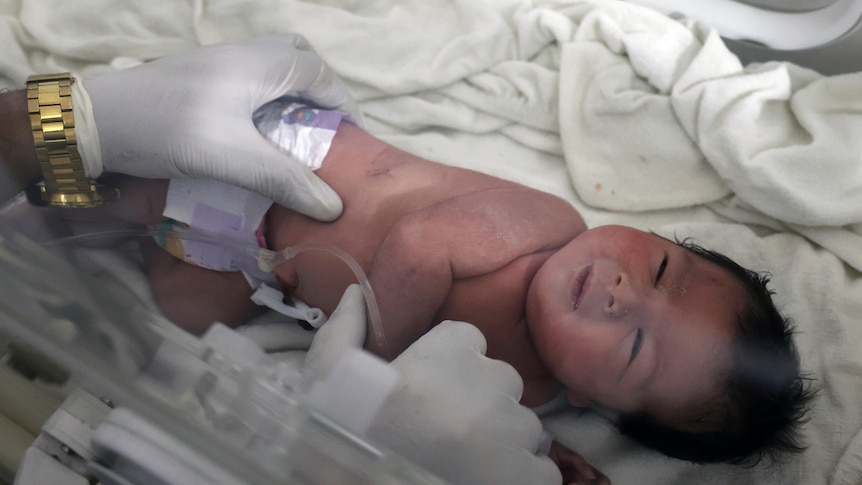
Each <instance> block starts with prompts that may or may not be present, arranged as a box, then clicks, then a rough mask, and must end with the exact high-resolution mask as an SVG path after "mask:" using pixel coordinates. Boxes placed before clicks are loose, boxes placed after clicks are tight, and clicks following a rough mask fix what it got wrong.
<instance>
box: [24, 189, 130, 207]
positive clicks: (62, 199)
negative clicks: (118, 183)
mask: <svg viewBox="0 0 862 485" xmlns="http://www.w3.org/2000/svg"><path fill="white" fill-rule="evenodd" d="M26 194H27V201H28V202H30V203H31V204H33V205H38V206H51V207H64V208H69V209H85V208H87V207H96V206H99V205H102V204H104V203H106V202H112V201H115V200H117V199H119V198H120V195H121V194H120V189H117V188H115V187H109V186H107V185H101V184H91V185H90V190H89V191H87V192H73V193H70V192H60V193H49V192H48V190H47V188H46V187H45V185H44V184H43V183H41V182H40V183H39V184H36V185H34V186H33V187H30V188H28V189H27V190H26Z"/></svg>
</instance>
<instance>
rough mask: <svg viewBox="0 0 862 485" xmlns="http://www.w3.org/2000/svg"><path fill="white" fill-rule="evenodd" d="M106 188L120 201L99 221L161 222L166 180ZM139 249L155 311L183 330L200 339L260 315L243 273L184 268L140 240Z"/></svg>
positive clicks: (126, 181)
mask: <svg viewBox="0 0 862 485" xmlns="http://www.w3.org/2000/svg"><path fill="white" fill-rule="evenodd" d="M110 183H111V184H112V185H114V186H116V187H119V188H120V190H121V191H122V194H123V196H122V198H121V199H120V200H119V201H117V202H115V203H112V204H106V205H105V206H103V207H101V208H100V210H101V211H102V212H103V213H104V217H107V218H109V219H120V220H123V221H126V222H130V223H133V224H143V225H147V226H155V225H158V224H159V223H161V222H162V221H164V219H165V218H164V216H163V215H162V213H163V212H164V209H165V198H166V196H167V192H168V180H150V179H141V178H136V177H127V176H118V177H116V178H115V179H113V180H111V181H110ZM140 247H141V253H142V254H143V256H144V263H145V267H146V271H147V274H148V276H149V281H150V287H151V289H152V292H153V297H154V299H155V301H156V303H157V304H158V306H159V309H160V310H161V311H162V314H163V315H165V316H166V317H167V318H168V319H170V320H171V321H172V322H174V323H175V324H177V325H179V326H180V327H182V328H183V329H185V330H187V331H189V332H191V333H193V334H196V335H199V334H202V333H204V332H205V331H206V330H207V329H208V328H209V327H210V325H212V324H213V323H214V322H216V321H219V322H222V323H224V324H225V325H229V326H235V325H239V324H240V323H243V322H245V321H247V320H248V319H250V318H252V317H254V316H255V315H257V314H258V313H259V312H260V310H259V307H258V306H256V305H255V304H254V303H252V301H251V300H250V299H249V297H250V296H251V291H252V290H251V287H249V285H248V283H247V282H246V280H245V277H244V276H243V275H242V273H238V272H220V271H213V270H209V269H206V268H201V267H198V266H194V265H192V264H189V263H186V262H184V261H182V260H180V259H177V258H175V257H174V256H172V255H170V254H169V253H168V252H167V251H165V250H164V249H162V247H160V246H159V245H158V244H156V242H155V241H154V240H153V239H152V238H147V237H145V238H141V239H140Z"/></svg>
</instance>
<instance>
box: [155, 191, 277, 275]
mask: <svg viewBox="0 0 862 485" xmlns="http://www.w3.org/2000/svg"><path fill="white" fill-rule="evenodd" d="M271 205H272V201H270V200H268V199H266V198H264V197H262V196H260V195H257V194H256V193H254V192H250V191H248V190H245V189H242V188H240V187H235V186H232V185H228V184H225V183H223V182H218V181H215V180H206V179H172V180H171V182H170V185H169V188H168V194H167V198H166V200H165V210H164V212H163V215H164V216H165V217H168V218H169V219H170V220H168V221H166V222H165V223H163V225H162V226H163V227H160V229H166V230H167V231H165V232H169V231H170V230H171V229H173V228H174V226H176V225H177V224H181V225H185V226H188V227H189V228H191V229H192V230H195V231H199V232H202V233H204V234H208V235H211V236H216V237H218V238H219V240H220V241H222V242H224V244H212V243H209V242H204V241H196V240H192V239H186V240H184V239H180V238H176V237H172V236H169V235H168V236H164V235H157V236H156V242H157V243H158V244H159V245H160V246H162V247H163V248H165V249H166V250H167V251H168V252H169V253H171V254H172V255H174V256H175V257H177V258H179V259H182V260H183V261H186V262H188V263H191V264H194V265H196V266H201V267H204V268H208V269H212V270H216V271H242V272H244V273H245V274H246V276H247V278H250V279H251V281H249V284H250V285H251V286H252V287H256V286H257V284H258V282H259V281H264V282H268V283H275V277H274V276H273V274H272V273H268V272H265V271H262V270H261V269H260V268H259V267H258V264H257V260H256V259H255V258H254V257H252V256H250V255H248V253H247V252H245V251H243V250H242V248H243V247H247V246H260V245H261V238H259V236H258V232H259V229H260V228H261V224H262V223H263V221H264V216H265V215H266V212H267V211H268V210H269V208H270V206H271Z"/></svg>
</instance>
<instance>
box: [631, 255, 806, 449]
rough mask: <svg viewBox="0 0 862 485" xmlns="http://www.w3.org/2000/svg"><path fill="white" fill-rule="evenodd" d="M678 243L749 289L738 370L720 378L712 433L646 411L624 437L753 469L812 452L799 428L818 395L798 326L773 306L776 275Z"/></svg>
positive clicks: (736, 348)
mask: <svg viewBox="0 0 862 485" xmlns="http://www.w3.org/2000/svg"><path fill="white" fill-rule="evenodd" d="M676 243H677V244H679V245H680V246H682V247H684V248H686V249H687V250H689V251H691V252H693V253H694V254H696V255H698V256H700V257H702V258H704V259H706V260H707V261H710V262H712V263H714V264H717V265H719V266H720V267H722V268H725V269H727V270H728V271H730V272H731V273H732V274H733V275H734V276H735V277H736V278H737V279H738V280H739V281H740V282H741V283H742V285H743V287H744V289H745V292H746V293H747V295H748V300H749V301H748V304H747V305H746V306H745V308H744V309H743V310H742V311H741V312H740V314H739V319H738V321H737V323H738V327H737V335H736V337H735V339H734V342H733V361H732V362H733V364H732V368H731V369H730V371H729V372H728V374H726V375H725V376H723V378H721V379H720V382H719V386H720V388H719V395H720V398H718V399H717V402H716V403H711V407H710V409H708V410H707V411H706V413H705V414H708V415H709V418H708V419H707V422H708V423H709V426H708V430H707V431H684V430H680V429H675V428H673V427H670V426H668V425H667V424H664V423H661V422H658V420H656V419H655V418H653V417H651V416H649V415H647V414H623V415H621V416H620V417H619V419H618V421H617V423H616V425H617V428H618V429H619V430H620V432H621V433H623V434H624V435H627V436H629V437H631V438H633V439H635V440H636V441H638V442H640V443H642V444H644V445H646V446H648V447H650V448H653V449H656V450H658V451H660V452H662V453H664V454H666V455H668V456H671V457H674V458H679V459H682V460H688V461H693V462H697V463H717V462H727V463H735V464H747V465H754V464H757V463H758V462H760V461H761V460H762V459H763V458H764V457H765V456H768V457H770V458H771V459H773V460H774V461H780V460H781V459H782V458H783V455H784V454H786V453H798V452H800V451H803V450H804V449H805V445H804V444H803V443H802V440H801V436H800V429H799V428H800V427H801V425H802V424H803V423H804V422H805V421H806V420H807V418H806V416H807V414H808V411H809V409H810V407H811V404H812V402H813V398H814V395H815V394H816V391H815V390H813V389H812V388H811V386H810V385H809V384H810V381H811V379H810V378H809V377H807V376H806V375H805V374H803V373H802V372H801V371H800V363H799V355H798V354H797V351H796V346H795V345H794V343H793V333H794V329H793V325H792V324H791V322H790V321H789V320H788V319H786V318H784V317H783V316H782V315H781V313H779V311H778V309H776V308H775V304H774V303H773V301H772V295H773V292H772V291H771V290H770V289H769V288H768V283H769V277H768V276H767V275H764V274H760V273H757V272H754V271H750V270H748V269H745V268H743V267H742V266H740V265H738V264H737V263H736V262H734V261H733V260H731V259H730V258H728V257H726V256H724V255H722V254H719V253H717V252H715V251H710V250H707V249H704V248H702V247H700V246H698V245H697V244H694V243H692V242H690V241H689V240H684V241H676Z"/></svg>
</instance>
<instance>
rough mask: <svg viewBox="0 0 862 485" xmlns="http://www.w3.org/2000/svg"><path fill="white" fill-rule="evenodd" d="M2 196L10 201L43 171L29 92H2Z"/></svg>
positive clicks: (0, 131) (0, 128) (0, 134)
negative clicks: (32, 122)
mask: <svg viewBox="0 0 862 485" xmlns="http://www.w3.org/2000/svg"><path fill="white" fill-rule="evenodd" d="M0 174H2V175H5V177H3V180H2V184H0V185H1V186H2V190H0V192H2V193H0V196H2V199H0V201H3V200H8V199H10V198H11V197H12V196H14V195H15V194H17V193H18V192H20V191H21V190H23V189H24V188H25V187H27V186H30V185H33V184H34V183H36V182H37V181H38V180H39V179H40V178H41V177H42V172H41V170H40V169H39V165H38V163H36V151H35V150H34V148H33V136H32V134H31V132H30V116H29V114H28V113H27V93H26V91H7V92H3V93H0Z"/></svg>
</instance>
